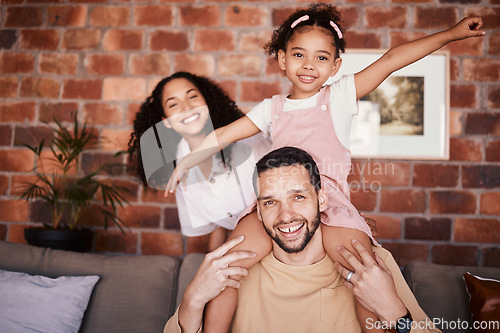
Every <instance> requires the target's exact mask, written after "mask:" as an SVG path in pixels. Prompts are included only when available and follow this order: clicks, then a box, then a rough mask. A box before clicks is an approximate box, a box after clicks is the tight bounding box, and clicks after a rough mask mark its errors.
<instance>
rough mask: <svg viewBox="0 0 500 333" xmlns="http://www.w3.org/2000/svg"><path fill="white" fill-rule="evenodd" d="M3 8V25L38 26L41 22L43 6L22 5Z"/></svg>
mask: <svg viewBox="0 0 500 333" xmlns="http://www.w3.org/2000/svg"><path fill="white" fill-rule="evenodd" d="M4 9H5V11H6V16H5V23H4V24H5V27H38V26H41V25H42V24H43V7H31V6H23V7H7V8H4ZM2 12H3V10H2Z"/></svg>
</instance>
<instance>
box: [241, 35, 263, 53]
mask: <svg viewBox="0 0 500 333" xmlns="http://www.w3.org/2000/svg"><path fill="white" fill-rule="evenodd" d="M270 39H271V32H270V31H250V32H246V33H241V35H240V43H239V50H240V51H241V52H259V53H261V52H262V49H263V47H264V45H266V43H267V42H268V41H269V40H270Z"/></svg>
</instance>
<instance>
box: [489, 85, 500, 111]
mask: <svg viewBox="0 0 500 333" xmlns="http://www.w3.org/2000/svg"><path fill="white" fill-rule="evenodd" d="M488 108H490V109H494V108H495V109H498V108H500V86H493V85H490V86H488Z"/></svg>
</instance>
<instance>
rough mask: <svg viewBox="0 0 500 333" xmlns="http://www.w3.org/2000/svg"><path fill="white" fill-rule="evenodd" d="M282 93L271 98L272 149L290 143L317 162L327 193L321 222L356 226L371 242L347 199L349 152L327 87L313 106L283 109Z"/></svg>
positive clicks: (357, 214) (338, 225)
mask: <svg viewBox="0 0 500 333" xmlns="http://www.w3.org/2000/svg"><path fill="white" fill-rule="evenodd" d="M285 99H286V96H285V95H276V96H273V99H272V112H273V114H272V136H273V149H277V148H281V147H285V146H291V147H297V148H300V149H303V150H305V151H307V152H308V153H309V154H310V155H311V156H312V157H313V158H314V160H315V161H316V163H317V164H318V169H319V172H320V174H321V186H322V187H323V188H324V189H325V190H326V192H327V194H328V208H327V209H326V210H325V211H324V212H323V214H322V216H321V222H323V223H324V224H326V225H329V226H336V227H346V228H353V229H358V230H361V231H363V232H365V233H366V234H367V235H368V236H370V238H371V239H372V241H373V243H374V244H377V245H378V243H377V242H376V240H374V239H373V236H372V233H371V231H370V228H369V227H368V225H367V224H366V222H365V220H364V219H363V218H362V217H361V216H360V215H359V213H358V211H357V209H356V208H355V207H354V206H353V205H352V203H351V202H350V200H349V197H350V193H349V185H348V183H347V176H348V174H349V172H350V169H351V152H350V151H349V149H347V148H345V147H344V146H343V145H342V143H341V142H340V141H339V139H338V138H337V135H336V134H335V128H334V126H333V123H332V117H331V114H330V100H329V99H330V86H329V85H326V86H325V87H323V88H321V90H320V93H319V96H318V104H317V105H316V106H315V107H312V108H309V109H302V110H293V111H287V112H285V111H284V110H283V109H284V103H285Z"/></svg>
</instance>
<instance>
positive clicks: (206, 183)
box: [175, 133, 271, 237]
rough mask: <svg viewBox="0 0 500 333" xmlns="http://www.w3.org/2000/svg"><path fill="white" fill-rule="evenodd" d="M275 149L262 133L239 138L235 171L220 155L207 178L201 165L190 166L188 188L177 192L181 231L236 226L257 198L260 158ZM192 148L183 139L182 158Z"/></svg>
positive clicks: (197, 233)
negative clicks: (256, 172) (255, 175)
mask: <svg viewBox="0 0 500 333" xmlns="http://www.w3.org/2000/svg"><path fill="white" fill-rule="evenodd" d="M270 150H271V142H270V141H269V140H268V139H266V138H265V137H264V135H263V134H261V133H259V134H257V135H254V136H252V137H250V138H247V139H244V140H241V141H238V142H236V143H235V144H234V145H233V148H232V151H231V162H230V163H231V165H232V167H231V171H230V172H228V171H229V168H224V164H223V163H222V161H221V160H220V158H218V157H216V156H213V157H212V171H211V174H210V176H209V177H208V179H206V178H205V176H204V175H203V173H202V172H201V170H200V168H199V167H198V166H195V167H193V168H191V169H190V170H189V174H188V176H187V178H186V189H184V187H183V185H182V184H179V186H178V187H177V191H176V193H175V198H176V202H177V210H178V213H179V222H180V225H181V231H182V233H183V234H184V235H185V236H188V237H196V236H202V235H207V234H209V233H211V232H212V231H214V230H215V229H217V228H219V227H223V228H226V229H229V230H232V229H234V227H235V226H236V223H237V222H238V218H239V217H240V215H241V213H242V212H243V211H244V210H245V209H246V208H247V207H248V206H250V205H251V204H253V203H254V202H255V200H256V196H255V192H254V189H253V184H252V176H253V173H254V169H255V164H256V163H257V161H258V160H259V159H260V158H261V157H262V156H264V155H265V154H267V153H268V152H269V151H270ZM189 152H190V149H189V145H188V143H187V142H186V141H185V140H184V139H182V140H181V141H180V142H179V144H178V147H177V160H178V161H179V160H180V159H182V158H183V157H184V156H186V155H187V154H188V153H189Z"/></svg>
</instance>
